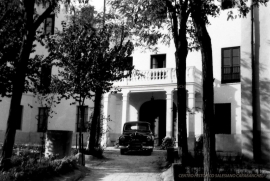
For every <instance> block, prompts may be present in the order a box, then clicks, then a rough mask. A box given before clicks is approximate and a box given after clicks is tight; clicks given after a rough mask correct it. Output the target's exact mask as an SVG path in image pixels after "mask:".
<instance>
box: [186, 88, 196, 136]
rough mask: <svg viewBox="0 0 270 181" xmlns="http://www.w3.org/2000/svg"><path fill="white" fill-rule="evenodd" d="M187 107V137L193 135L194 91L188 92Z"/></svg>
mask: <svg viewBox="0 0 270 181" xmlns="http://www.w3.org/2000/svg"><path fill="white" fill-rule="evenodd" d="M188 108H189V110H190V111H191V112H189V122H188V128H189V129H188V135H189V137H195V92H194V91H191V92H188Z"/></svg>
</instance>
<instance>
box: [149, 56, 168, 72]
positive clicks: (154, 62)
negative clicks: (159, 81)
mask: <svg viewBox="0 0 270 181" xmlns="http://www.w3.org/2000/svg"><path fill="white" fill-rule="evenodd" d="M150 67H151V69H157V68H166V54H158V55H151V66H150Z"/></svg>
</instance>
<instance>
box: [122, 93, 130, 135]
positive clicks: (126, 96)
mask: <svg viewBox="0 0 270 181" xmlns="http://www.w3.org/2000/svg"><path fill="white" fill-rule="evenodd" d="M122 93H123V94H122V96H123V100H122V124H121V133H122V132H123V126H124V124H125V123H126V122H127V115H128V105H129V91H123V92H122Z"/></svg>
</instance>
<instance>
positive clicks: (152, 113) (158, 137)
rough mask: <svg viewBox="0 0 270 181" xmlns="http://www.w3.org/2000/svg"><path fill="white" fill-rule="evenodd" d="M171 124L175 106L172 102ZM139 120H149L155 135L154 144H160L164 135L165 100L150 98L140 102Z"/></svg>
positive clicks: (174, 114)
mask: <svg viewBox="0 0 270 181" xmlns="http://www.w3.org/2000/svg"><path fill="white" fill-rule="evenodd" d="M173 120H174V123H173V126H174V125H175V121H176V106H175V104H173ZM139 121H145V122H149V123H150V124H151V131H152V132H153V134H154V136H155V145H160V144H161V143H162V139H163V138H164V137H165V136H166V100H150V101H147V102H145V103H143V104H142V106H141V108H140V112H139ZM173 130H174V129H173Z"/></svg>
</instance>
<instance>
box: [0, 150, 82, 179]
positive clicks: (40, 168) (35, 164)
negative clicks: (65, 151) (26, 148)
mask: <svg viewBox="0 0 270 181" xmlns="http://www.w3.org/2000/svg"><path fill="white" fill-rule="evenodd" d="M31 156H32V155H29V154H23V155H20V156H13V157H12V159H11V164H12V168H11V169H9V170H8V171H6V172H0V180H3V181H21V180H29V181H31V180H33V181H36V180H40V178H50V177H53V176H57V175H59V174H65V173H67V172H71V171H73V170H75V169H77V163H76V159H75V157H65V158H63V159H60V160H56V159H55V157H50V158H39V157H31Z"/></svg>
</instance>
